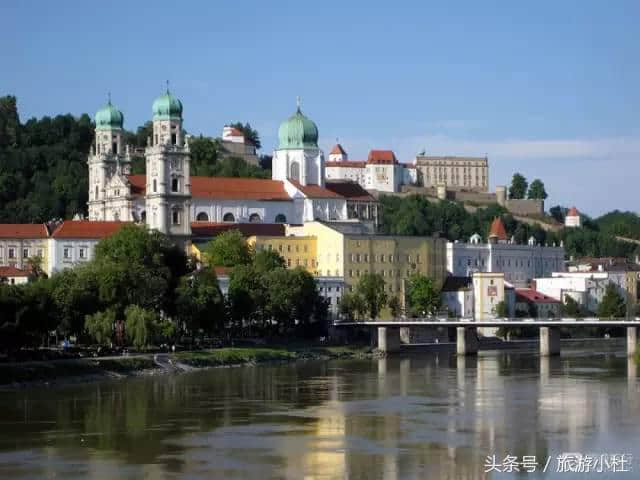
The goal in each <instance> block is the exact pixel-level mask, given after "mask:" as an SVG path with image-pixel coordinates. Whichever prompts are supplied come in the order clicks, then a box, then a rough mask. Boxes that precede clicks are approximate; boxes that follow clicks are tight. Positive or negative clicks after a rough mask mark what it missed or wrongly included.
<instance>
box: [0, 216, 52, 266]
mask: <svg viewBox="0 0 640 480" xmlns="http://www.w3.org/2000/svg"><path fill="white" fill-rule="evenodd" d="M48 237H49V231H48V229H47V226H46V225H45V224H44V223H36V224H27V223H24V224H6V223H5V224H0V266H9V267H15V268H19V269H25V268H27V265H28V260H29V259H30V258H33V257H40V258H41V259H42V262H41V267H42V268H43V269H46V266H47V264H48V263H47V262H48V260H49V248H48V242H47V240H48Z"/></svg>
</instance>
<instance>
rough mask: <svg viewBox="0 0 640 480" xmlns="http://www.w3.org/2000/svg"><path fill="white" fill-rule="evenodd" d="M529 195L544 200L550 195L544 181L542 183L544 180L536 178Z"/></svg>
mask: <svg viewBox="0 0 640 480" xmlns="http://www.w3.org/2000/svg"><path fill="white" fill-rule="evenodd" d="M527 196H528V198H529V199H532V200H544V199H546V198H547V197H548V195H547V191H546V190H545V189H544V183H542V180H540V179H538V178H536V179H535V180H534V181H533V182H531V185H530V186H529V192H528V194H527Z"/></svg>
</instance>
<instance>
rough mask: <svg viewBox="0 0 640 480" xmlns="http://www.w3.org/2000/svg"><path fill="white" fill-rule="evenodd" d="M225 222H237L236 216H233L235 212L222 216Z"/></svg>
mask: <svg viewBox="0 0 640 480" xmlns="http://www.w3.org/2000/svg"><path fill="white" fill-rule="evenodd" d="M222 221H223V222H235V221H236V217H234V216H233V213H225V214H224V216H223V217H222Z"/></svg>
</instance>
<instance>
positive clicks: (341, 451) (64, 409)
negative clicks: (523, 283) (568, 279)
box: [0, 349, 640, 479]
mask: <svg viewBox="0 0 640 480" xmlns="http://www.w3.org/2000/svg"><path fill="white" fill-rule="evenodd" d="M639 395H640V392H639V390H638V384H637V366H636V363H635V362H633V361H628V360H627V359H626V357H624V356H622V355H621V354H620V353H619V352H615V351H599V352H595V353H594V352H593V351H587V350H580V349H573V350H566V351H563V355H562V356H561V357H551V358H541V357H540V356H539V355H538V354H537V352H536V351H535V350H531V351H529V350H525V351H519V352H506V351H502V352H481V354H480V355H479V356H477V357H456V356H455V355H452V354H450V353H445V352H440V353H433V354H428V353H425V354H415V353H412V354H411V355H408V356H398V357H393V356H392V357H388V358H382V359H376V360H348V361H331V362H315V361H310V362H299V363H295V364H287V365H272V366H267V365H265V366H259V367H242V368H221V369H212V370H206V371H200V372H194V373H189V374H183V375H178V376H159V377H148V378H138V379H129V380H123V381H114V382H100V383H89V384H85V385H73V386H66V387H53V388H34V389H28V390H19V391H4V392H0V427H1V428H2V432H3V433H2V435H0V477H2V478H40V477H47V476H53V475H54V474H55V475H57V476H63V477H64V478H112V477H114V476H117V477H118V478H141V477H146V476H149V477H150V478H175V477H176V475H179V476H183V475H186V476H189V477H190V478H303V477H305V476H306V477H309V478H385V479H386V478H439V479H447V478H451V479H454V478H455V479H476V478H478V479H479V478H491V477H488V476H487V475H486V474H485V473H484V464H485V461H486V457H487V455H493V454H495V455H496V456H497V457H504V456H506V455H514V456H518V457H522V456H524V455H535V456H536V457H537V458H540V459H541V458H546V457H548V456H551V457H553V458H555V456H557V455H559V454H560V453H562V452H566V451H570V452H583V453H588V452H599V453H607V452H614V451H616V452H625V453H630V454H634V457H635V458H636V459H638V460H640V451H638V447H637V445H638V443H639V440H640V425H638V422H637V420H636V419H637V418H639V417H638V415H639V414H640V401H639ZM636 468H637V470H640V465H636ZM637 470H636V473H637ZM555 475H556V476H555V477H554V474H549V475H547V476H546V477H544V478H560V477H561V476H562V475H561V474H555ZM558 475H560V477H558ZM497 478H510V477H509V476H508V475H506V474H505V475H500V476H499V477H497ZM513 478H515V477H513ZM532 478H535V477H532ZM538 478H542V477H538Z"/></svg>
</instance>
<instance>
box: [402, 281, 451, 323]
mask: <svg viewBox="0 0 640 480" xmlns="http://www.w3.org/2000/svg"><path fill="white" fill-rule="evenodd" d="M441 302H442V299H441V296H440V291H439V289H438V288H437V287H436V284H435V282H434V281H433V279H431V278H429V277H426V276H424V275H413V276H412V277H411V278H410V279H409V282H408V286H407V303H408V304H409V308H410V311H411V314H412V315H414V316H423V315H434V314H436V313H437V311H438V309H439V308H440V305H441Z"/></svg>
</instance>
